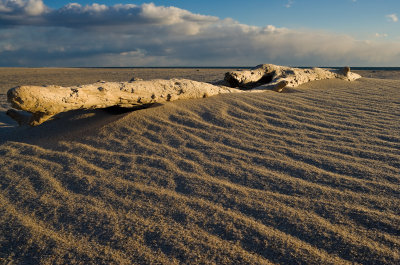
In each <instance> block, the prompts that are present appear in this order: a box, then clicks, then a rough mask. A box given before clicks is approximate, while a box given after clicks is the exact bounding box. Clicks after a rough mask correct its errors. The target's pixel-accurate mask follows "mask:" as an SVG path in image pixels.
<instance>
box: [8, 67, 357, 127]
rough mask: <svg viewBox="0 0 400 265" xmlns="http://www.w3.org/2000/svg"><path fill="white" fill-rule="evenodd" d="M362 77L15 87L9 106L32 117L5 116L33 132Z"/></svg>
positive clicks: (282, 73)
mask: <svg viewBox="0 0 400 265" xmlns="http://www.w3.org/2000/svg"><path fill="white" fill-rule="evenodd" d="M360 77H361V76H359V75H357V74H354V73H351V72H350V68H348V67H347V68H344V69H343V70H341V71H334V70H332V71H329V70H323V69H319V68H313V69H298V68H290V67H284V66H277V65H270V64H264V65H260V66H257V67H256V68H254V69H251V70H246V71H233V72H229V73H226V75H225V84H229V86H231V87H227V86H224V85H216V84H215V85H213V84H209V83H204V82H197V81H193V80H187V79H171V80H161V79H156V80H150V81H143V80H138V79H135V80H134V81H131V82H104V81H99V82H97V83H94V84H89V85H81V86H73V87H61V86H19V87H15V88H12V89H10V90H9V91H8V93H7V98H8V101H9V102H10V103H11V105H12V107H13V108H15V109H19V110H23V111H27V112H29V113H31V114H32V115H31V116H30V117H27V116H26V115H22V114H21V113H19V112H17V111H16V110H13V109H11V110H9V111H7V114H8V115H9V116H10V117H11V118H13V119H15V120H16V121H17V122H18V123H19V124H21V125H22V124H29V125H31V126H36V125H39V124H41V123H43V122H45V121H46V120H48V119H50V118H51V117H53V116H54V115H56V114H58V113H62V112H66V111H70V110H78V109H96V108H106V107H112V106H119V107H135V106H140V105H146V104H152V103H163V102H168V101H174V100H178V99H195V98H204V97H209V96H214V95H218V94H224V93H240V92H245V91H247V92H262V91H264V90H267V89H274V90H275V91H278V92H281V91H282V89H283V88H284V87H295V86H298V85H300V84H303V83H306V82H310V81H313V80H320V79H329V78H340V79H344V80H349V81H353V80H355V79H357V78H360Z"/></svg>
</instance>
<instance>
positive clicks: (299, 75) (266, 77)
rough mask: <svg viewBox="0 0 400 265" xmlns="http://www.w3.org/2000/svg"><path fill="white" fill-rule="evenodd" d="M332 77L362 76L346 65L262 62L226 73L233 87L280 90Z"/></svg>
mask: <svg viewBox="0 0 400 265" xmlns="http://www.w3.org/2000/svg"><path fill="white" fill-rule="evenodd" d="M331 78H339V79H343V80H348V81H354V80H356V79H358V78H361V76H360V75H358V74H356V73H352V72H350V67H344V68H343V69H341V70H325V69H321V68H312V69H301V68H292V67H286V66H279V65H273V64H261V65H258V66H256V67H255V68H253V69H251V70H242V71H232V72H228V73H226V74H225V81H226V82H228V83H229V85H230V86H231V87H240V88H243V89H252V88H255V87H257V89H260V88H261V87H263V88H265V89H267V88H270V89H274V90H275V91H278V92H281V91H282V90H283V88H285V87H297V86H299V85H301V84H304V83H307V82H310V81H314V80H322V79H331Z"/></svg>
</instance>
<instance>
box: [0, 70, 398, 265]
mask: <svg viewBox="0 0 400 265" xmlns="http://www.w3.org/2000/svg"><path fill="white" fill-rule="evenodd" d="M227 71H229V69H144V68H143V69H140V68H135V69H103V68H98V69H78V68H75V69H68V68H65V69H60V68H50V69H45V68H37V69H33V68H0V263H1V264H73V263H75V264H179V263H183V264H399V263H400V72H396V71H392V72H389V71H387V72H385V71H356V72H357V73H359V74H361V75H362V76H364V78H361V79H359V80H357V81H354V82H346V81H342V80H323V81H315V82H310V83H307V84H304V85H301V86H300V87H297V88H295V89H290V90H288V92H287V93H276V92H273V91H266V92H265V93H241V94H224V95H219V96H215V97H209V98H205V99H195V100H182V101H175V102H170V103H167V104H157V105H153V106H152V107H150V108H146V109H141V110H137V111H132V112H125V113H121V112H118V111H115V110H114V111H111V110H109V111H104V110H91V111H74V112H69V113H64V114H60V115H59V116H57V117H56V118H55V119H54V120H51V121H48V122H46V123H43V124H42V125H40V126H37V127H18V126H17V124H16V122H14V121H13V120H11V119H10V118H9V117H8V116H6V115H5V111H6V110H7V109H8V108H10V105H9V104H8V103H7V102H6V93H7V90H8V89H10V88H11V87H14V86H17V85H24V84H29V85H45V84H53V85H63V86H67V85H77V84H89V83H93V82H95V81H97V80H105V81H128V80H130V79H131V78H132V77H133V76H135V77H139V78H143V79H145V80H149V79H154V78H166V79H168V78H173V77H178V78H188V79H192V80H196V81H203V82H213V81H217V80H220V79H223V76H224V73H225V72H227Z"/></svg>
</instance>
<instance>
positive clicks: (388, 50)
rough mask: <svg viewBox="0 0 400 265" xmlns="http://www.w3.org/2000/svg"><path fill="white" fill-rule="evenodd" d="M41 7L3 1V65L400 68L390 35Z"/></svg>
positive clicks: (102, 8) (149, 8)
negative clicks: (367, 37)
mask: <svg viewBox="0 0 400 265" xmlns="http://www.w3.org/2000/svg"><path fill="white" fill-rule="evenodd" d="M40 4H43V2H42V1H40V0H36V1H24V0H13V1H4V0H0V7H1V8H0V24H1V25H5V26H4V27H1V28H0V66H176V65H198V66H223V65H243V66H245V65H250V66H251V65H257V64H259V63H275V64H284V65H315V66H318V65H320V66H321V65H324V66H333V65H375V66H378V65H397V64H398V62H399V61H400V44H399V43H396V42H393V43H389V42H387V41H384V40H383V38H384V37H386V35H385V34H376V35H375V36H374V37H376V38H380V40H379V39H376V40H375V41H369V42H368V41H359V40H356V39H354V38H352V37H351V36H348V35H338V34H332V33H327V32H316V31H311V30H301V31H299V30H293V29H288V28H279V27H276V26H274V25H267V26H265V27H257V26H251V25H245V24H241V23H239V22H238V21H235V20H233V19H231V18H227V19H219V18H217V17H213V16H206V15H200V14H194V13H191V12H189V11H187V10H183V9H180V8H176V7H164V6H156V5H154V4H143V5H133V4H129V5H123V4H118V5H114V6H106V5H100V4H91V5H85V6H82V5H80V4H77V3H71V4H68V5H66V6H64V7H63V8H60V9H56V10H51V9H49V8H47V7H46V6H45V5H40ZM28 6H29V8H31V9H30V10H29V11H28V9H26V8H27V7H28ZM7 25H8V26H10V27H7ZM11 26H12V27H11ZM27 44H28V45H27Z"/></svg>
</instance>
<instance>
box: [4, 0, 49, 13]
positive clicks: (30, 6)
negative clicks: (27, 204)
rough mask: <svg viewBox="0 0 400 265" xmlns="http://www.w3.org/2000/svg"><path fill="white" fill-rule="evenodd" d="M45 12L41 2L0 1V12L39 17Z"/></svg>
mask: <svg viewBox="0 0 400 265" xmlns="http://www.w3.org/2000/svg"><path fill="white" fill-rule="evenodd" d="M47 10H48V9H47V7H46V6H45V5H44V3H43V1H42V0H0V12H6V13H14V14H21V13H22V14H26V15H28V16H39V15H41V14H43V13H45V12H46V11H47Z"/></svg>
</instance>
